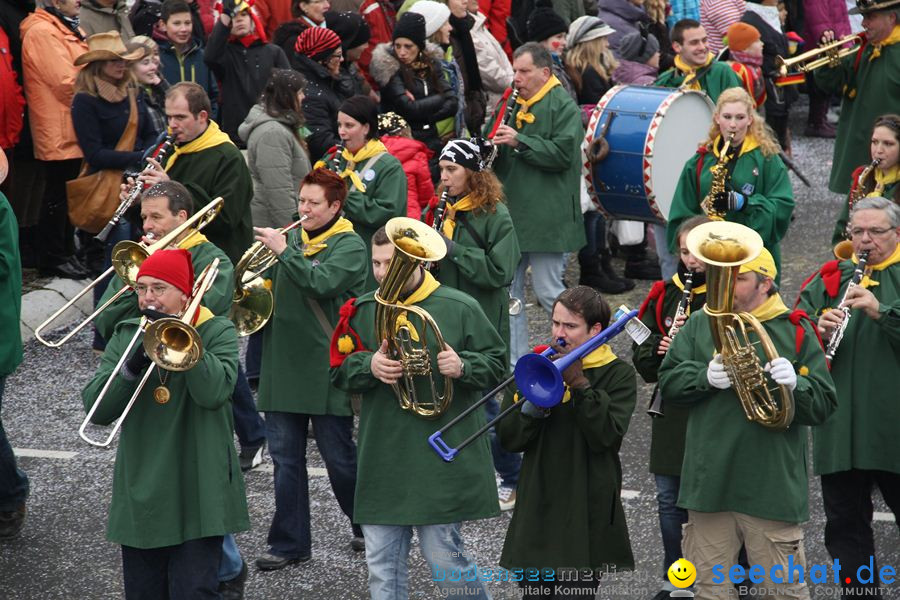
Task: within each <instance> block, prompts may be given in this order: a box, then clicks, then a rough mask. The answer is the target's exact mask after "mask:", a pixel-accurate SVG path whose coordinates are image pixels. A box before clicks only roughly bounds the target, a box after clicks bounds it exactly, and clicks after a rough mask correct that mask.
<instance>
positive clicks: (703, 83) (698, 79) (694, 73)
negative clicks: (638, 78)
mask: <svg viewBox="0 0 900 600" xmlns="http://www.w3.org/2000/svg"><path fill="white" fill-rule="evenodd" d="M671 37H672V49H673V50H675V66H674V67H672V68H670V69H668V70H667V71H663V72H662V73H661V74H660V75H659V77H657V78H656V81H655V82H654V83H653V85H658V86H660V87H669V88H681V89H688V90H703V91H704V92H706V95H707V96H709V99H710V100H712V101H713V102H716V101H718V99H719V96H720V95H721V94H722V92H724V91H725V90H727V89H728V88H733V87H741V79H740V77H738V76H737V74H736V73H735V72H734V71H733V70H731V67H729V66H728V63H724V62H720V61H717V60H716V56H715V54H713V53H712V52H710V51H709V48H708V46H707V45H706V28H705V27H703V25H701V24H700V23H699V22H698V21H695V20H693V19H682V20H680V21H678V22H677V23H675V25H674V26H673V27H672V33H671Z"/></svg>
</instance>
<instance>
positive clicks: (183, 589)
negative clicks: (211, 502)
mask: <svg viewBox="0 0 900 600" xmlns="http://www.w3.org/2000/svg"><path fill="white" fill-rule="evenodd" d="M222 538H223V536H221V535H217V536H212V537H205V538H199V539H196V540H188V541H186V542H184V543H181V544H178V545H177V546H165V547H163V548H150V549H146V550H144V549H141V548H132V547H131V546H122V575H123V576H124V579H125V598H126V599H127V600H194V599H198V598H216V599H217V598H220V596H219V592H218V588H219V561H220V560H221V558H222Z"/></svg>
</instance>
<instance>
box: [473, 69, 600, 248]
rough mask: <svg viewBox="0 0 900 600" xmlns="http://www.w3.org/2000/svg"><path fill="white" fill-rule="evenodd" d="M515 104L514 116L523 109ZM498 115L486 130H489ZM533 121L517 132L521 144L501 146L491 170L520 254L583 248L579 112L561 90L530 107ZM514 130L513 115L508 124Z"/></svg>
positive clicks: (549, 94) (582, 132)
mask: <svg viewBox="0 0 900 600" xmlns="http://www.w3.org/2000/svg"><path fill="white" fill-rule="evenodd" d="M522 109H523V108H522V105H521V104H516V107H515V112H514V113H513V114H514V115H517V114H518V113H519V112H520V111H522ZM498 112H502V111H497V112H495V113H494V116H493V117H492V118H491V120H490V121H489V122H488V123H487V124H486V125H485V126H484V131H485V133H487V132H489V131H491V129H492V128H493V126H494V120H495V119H496V118H497V113H498ZM530 112H531V113H532V114H533V115H534V117H535V118H534V122H533V123H527V122H523V123H522V127H521V128H518V132H519V135H518V138H517V139H518V140H519V146H518V147H517V148H516V149H512V148H510V147H509V146H507V145H502V146H499V147H498V149H499V154H498V156H497V159H496V160H495V161H494V165H493V167H494V172H495V173H496V174H497V177H498V178H499V179H500V181H502V182H503V194H504V195H505V196H506V198H507V202H508V204H507V207H508V208H509V214H510V216H512V220H513V224H514V225H515V227H516V235H517V236H518V237H519V248H521V250H522V252H575V251H577V250H579V249H580V248H581V247H582V246H584V219H583V217H582V216H581V200H580V194H581V188H580V185H581V180H580V178H581V139H582V138H583V137H584V127H582V125H581V113H580V111H579V110H578V107H577V106H576V105H575V102H573V101H572V98H571V97H570V96H569V95H568V94H567V93H566V91H565V89H564V88H563V87H562V86H561V85H558V86H555V87H554V88H552V89H551V90H550V91H549V92H548V93H547V95H546V96H544V97H543V98H542V99H541V100H539V101H538V102H537V103H536V104H533V105H532V106H531V108H530ZM510 123H512V127H515V126H516V119H515V117H513V118H512V120H511V121H510Z"/></svg>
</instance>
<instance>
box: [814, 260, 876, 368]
mask: <svg viewBox="0 0 900 600" xmlns="http://www.w3.org/2000/svg"><path fill="white" fill-rule="evenodd" d="M868 260H869V251H868V250H863V251H862V252H860V253H859V262H858V263H857V264H856V268H855V269H854V270H853V275H852V276H851V277H850V283H849V284H848V285H847V289H846V290H845V291H844V297H843V298H841V301H840V303H839V304H838V306H841V304H843V303H844V301H845V300H847V294H849V293H850V290H851V289H853V288H855V287H856V286H858V285H859V282H860V281H862V278H863V276H864V275H865V274H866V262H867V261H868ZM840 310H841V311H842V312H843V313H844V317H843V320H842V321H841V324H840V325H838V326H837V327H836V328H835V330H834V333H832V334H831V339H830V340H828V346H827V347H826V348H825V359H826V360H828V361H829V362H831V360H832V359H834V355H835V354H836V353H837V350H838V346H840V345H841V340H842V339H844V332H845V331H847V325H849V324H850V309H849V308H847V307H846V306H841V308H840Z"/></svg>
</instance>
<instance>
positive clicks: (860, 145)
mask: <svg viewBox="0 0 900 600" xmlns="http://www.w3.org/2000/svg"><path fill="white" fill-rule="evenodd" d="M897 32H900V25H895V26H894V34H897ZM873 51H874V48H873V46H872V45H871V44H868V43H866V44H865V45H864V46H863V49H862V53H861V55H860V54H859V53H858V52H854V53H853V54H850V55H849V56H845V57H844V58H843V59H841V63H840V65H839V66H837V67H834V68H830V67H829V66H828V65H825V66H824V67H822V68H821V69H816V70H815V71H813V75H814V76H815V78H816V85H817V86H819V87H820V88H821V89H822V91H824V92H826V93H829V94H835V95H840V96H842V97H843V99H842V101H841V118H840V119H839V120H838V127H837V139H836V140H835V144H834V158H833V161H832V165H831V178H830V179H829V181H828V189H829V190H831V191H832V192H834V193H836V194H846V193H847V192H848V191H849V189H850V174H851V173H852V172H853V169H855V168H856V167H858V166H859V165H864V164H868V163H869V162H871V160H872V158H871V156H870V150H869V140H870V136H871V135H872V124H873V123H874V122H875V118H876V117H878V116H880V115H884V114H887V113H895V112H897V99H898V98H900V76H898V75H897V74H898V73H900V44H891V45H889V46H884V47H883V48H881V51H880V54H881V55H880V56H878V57H877V58H874V59H873V58H872V53H873Z"/></svg>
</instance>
